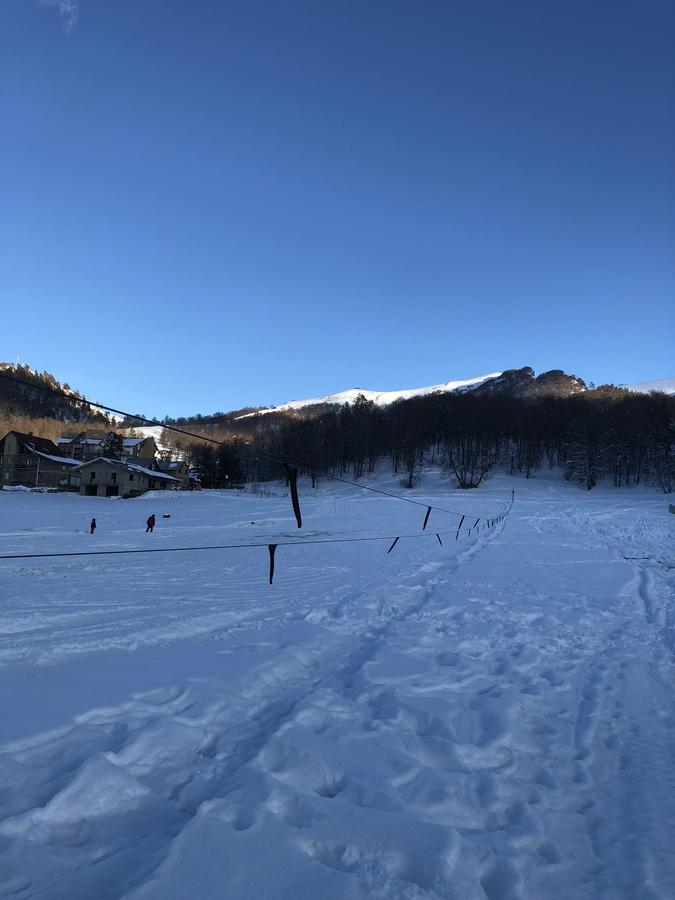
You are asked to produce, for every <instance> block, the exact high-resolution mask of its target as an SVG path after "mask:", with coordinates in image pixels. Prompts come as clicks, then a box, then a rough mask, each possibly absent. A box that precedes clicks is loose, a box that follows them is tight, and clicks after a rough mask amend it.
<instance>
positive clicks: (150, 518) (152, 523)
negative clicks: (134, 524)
mask: <svg viewBox="0 0 675 900" xmlns="http://www.w3.org/2000/svg"><path fill="white" fill-rule="evenodd" d="M147 525H148V527H147V528H146V529H145V533H146V534H147V533H148V532H149V531H154V528H155V514H154V513H153V514H152V515H151V516H148V522H147Z"/></svg>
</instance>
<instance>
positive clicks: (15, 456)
mask: <svg viewBox="0 0 675 900" xmlns="http://www.w3.org/2000/svg"><path fill="white" fill-rule="evenodd" d="M77 465H78V460H76V459H73V458H72V457H69V456H66V455H65V454H64V453H63V452H62V450H61V449H60V448H59V447H57V446H56V444H55V443H54V442H53V441H50V440H48V439H47V438H42V437H38V436H37V435H34V434H25V433H24V432H22V431H10V432H8V433H7V434H6V435H5V436H4V437H3V438H2V440H0V484H1V485H2V487H15V486H17V485H25V486H26V487H48V488H57V489H59V490H77V488H78V487H79V484H80V480H79V476H78V475H76V474H75V471H74V470H75V467H76V466H77Z"/></svg>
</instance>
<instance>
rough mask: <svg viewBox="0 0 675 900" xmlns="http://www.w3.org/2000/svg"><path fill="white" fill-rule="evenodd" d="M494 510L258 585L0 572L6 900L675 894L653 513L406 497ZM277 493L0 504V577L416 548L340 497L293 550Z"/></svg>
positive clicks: (585, 498) (583, 502) (321, 495)
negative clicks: (472, 525) (500, 518)
mask: <svg viewBox="0 0 675 900" xmlns="http://www.w3.org/2000/svg"><path fill="white" fill-rule="evenodd" d="M378 486H385V487H388V488H390V489H396V490H401V489H400V488H398V487H397V485H396V482H395V481H393V480H391V481H387V480H384V479H382V480H380V481H379V482H378ZM512 487H515V488H516V503H515V505H514V507H513V511H512V514H511V516H510V517H509V519H508V520H507V521H506V522H504V523H503V524H501V525H500V526H498V527H496V528H494V529H492V530H486V531H484V532H480V533H479V534H478V535H476V534H474V535H472V537H470V538H466V537H464V538H462V539H460V540H459V541H455V540H454V538H453V537H452V536H446V537H444V538H443V542H444V543H443V546H442V547H441V546H440V545H439V544H438V541H437V540H436V537H435V534H434V532H435V531H443V532H445V531H448V530H451V529H453V528H454V526H455V524H456V519H454V518H452V517H445V516H444V515H442V514H440V513H436V512H434V513H432V516H431V520H430V525H429V527H430V529H432V532H431V534H430V536H429V537H428V538H427V537H425V538H422V539H415V540H412V539H411V540H403V539H402V540H401V541H400V542H399V543H398V545H397V546H396V548H395V549H394V551H393V552H392V553H391V554H389V555H387V552H386V551H387V548H388V545H389V542H388V540H387V539H384V540H383V541H382V542H381V543H351V544H324V545H321V544H312V545H308V546H306V547H283V546H280V547H279V549H278V550H277V554H276V574H275V580H274V584H273V585H271V586H270V585H269V584H268V583H267V574H268V573H267V561H268V554H267V549H266V547H262V548H253V549H238V550H232V551H215V550H211V551H201V552H186V553H166V554H164V553H157V554H149V555H144V554H139V555H130V556H102V557H70V558H56V559H54V558H45V559H28V560H25V559H24V560H0V611H1V616H0V697H1V700H0V703H1V707H0V709H1V715H0V820H1V821H0V896H3V897H4V896H7V897H12V898H19V900H23V898H27V897H41V898H42V897H45V898H62V900H66V898H67V900H74V898H83V900H84V898H86V900H91V898H97V900H99V898H119V897H125V898H128V900H177V898H181V900H184V898H190V900H202V898H203V900H207V898H209V900H211V898H228V900H237V898H242V900H243V898H247V900H248V898H256V900H257V898H311V900H314V898H318V897H320V898H322V900H329V898H335V900H343V898H358V897H375V898H387V900H389V898H422V897H425V898H427V897H442V898H451V900H474V898H476V900H479V898H486V897H487V898H489V900H507V898H527V900H529V898H536V900H547V898H556V900H560V898H569V900H583V898H596V897H601V898H672V897H673V896H675V802H674V800H673V798H674V796H675V692H674V686H675V680H674V677H675V667H674V665H673V660H674V657H673V653H674V651H675V619H674V613H673V595H674V588H675V569H674V568H673V566H674V565H675V553H674V552H673V546H674V544H673V538H674V536H675V516H673V515H669V514H668V498H666V497H664V496H663V495H659V494H656V493H648V492H646V491H645V492H642V491H638V490H633V491H616V490H613V489H603V488H599V489H596V490H594V491H593V492H591V493H586V492H584V491H581V490H580V489H578V488H576V487H573V486H570V485H568V484H566V483H564V482H562V481H557V480H556V481H553V480H548V479H546V478H543V477H542V478H540V479H537V480H533V481H529V482H527V481H524V480H517V481H516V480H510V479H508V478H506V477H502V476H498V477H495V478H494V479H493V480H491V481H490V482H489V484H487V485H486V486H485V488H484V489H483V488H481V489H480V490H479V491H474V492H468V493H467V492H459V491H454V490H452V489H451V487H450V484H449V482H447V481H444V480H440V479H439V478H438V477H437V476H436V475H434V474H428V475H427V476H426V477H425V478H424V480H423V481H422V483H421V484H420V486H419V487H418V488H416V489H415V491H414V492H413V493H412V494H411V495H409V496H414V497H416V498H417V499H420V500H422V501H423V502H424V501H428V502H433V503H436V504H438V505H444V506H449V507H453V508H455V507H458V508H461V509H466V510H467V511H470V512H472V513H473V514H475V515H476V516H478V515H491V514H494V513H496V512H498V511H499V510H500V508H501V505H502V502H503V500H504V499H506V498H507V497H508V496H509V494H510V491H511V488H512ZM276 490H277V491H278V493H279V495H280V496H278V497H274V496H270V497H265V498H261V497H257V496H238V495H236V494H235V493H233V492H217V491H213V492H207V491H205V492H202V493H200V494H183V493H167V494H164V493H162V494H154V495H146V496H145V497H141V498H138V499H136V500H130V501H121V500H116V499H109V500H106V499H99V498H83V497H79V496H73V495H53V494H27V493H21V492H17V493H3V494H0V553H5V554H7V553H30V552H45V553H47V552H57V551H69V550H77V549H82V548H85V549H96V550H105V549H120V548H133V549H137V548H143V547H146V546H152V547H171V546H174V547H175V546H198V545H206V544H219V543H224V544H231V543H246V542H256V541H262V542H265V541H268V540H271V539H272V537H275V538H276V539H278V540H279V541H282V540H284V539H291V538H292V539H297V540H300V541H302V540H312V539H313V540H316V539H318V538H323V537H325V538H327V537H330V536H341V535H342V536H350V537H357V536H359V535H364V534H368V533H375V534H382V535H384V536H391V535H396V534H411V533H413V532H417V531H420V530H421V524H422V518H423V514H424V510H423V509H422V508H419V507H414V506H412V505H410V504H405V503H400V502H398V501H396V500H390V499H387V498H385V497H376V496H374V495H366V494H365V493H363V492H361V491H359V490H357V489H354V488H350V487H347V486H335V485H330V484H327V485H322V486H320V488H319V489H318V491H316V492H312V491H311V490H310V489H309V488H308V487H307V486H306V485H305V486H303V490H302V500H303V514H304V519H305V524H304V527H303V529H302V531H298V529H297V528H296V527H295V522H294V520H293V517H292V513H291V509H290V502H289V500H288V498H287V497H284V496H281V495H282V494H283V490H282V489H281V488H279V487H277V489H276ZM151 512H154V513H156V515H157V521H158V525H157V529H156V531H155V533H154V534H145V530H144V529H145V519H146V517H147V515H148V514H149V513H151ZM164 514H169V515H170V518H167V519H165V518H162V516H163V515H164ZM92 516H95V517H96V519H97V521H98V526H99V527H98V531H97V533H96V534H95V535H93V536H92V535H89V534H88V533H87V531H88V524H89V520H90V518H91V517H92ZM284 535H287V536H288V537H287V538H284ZM627 557H628V558H627Z"/></svg>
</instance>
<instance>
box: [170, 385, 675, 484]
mask: <svg viewBox="0 0 675 900" xmlns="http://www.w3.org/2000/svg"><path fill="white" fill-rule="evenodd" d="M169 421H171V420H169ZM674 423H675V397H672V396H668V395H665V394H657V393H653V394H648V395H646V394H633V393H630V392H628V391H624V390H619V389H616V388H612V387H606V388H598V389H595V390H590V391H584V392H583V393H575V394H573V395H571V396H567V397H560V396H547V395H543V396H535V397H531V396H530V397H518V396H513V395H509V394H506V393H498V392H495V393H485V394H480V393H477V392H475V391H472V392H467V393H438V394H430V395H428V396H422V397H415V398H412V399H409V400H403V401H399V402H397V403H393V404H392V405H390V406H387V407H384V408H382V407H378V406H376V405H375V404H374V403H372V401H369V400H367V399H366V398H365V397H363V396H359V397H357V398H356V400H355V401H354V402H353V403H351V404H348V405H345V406H341V407H338V406H324V407H308V408H305V409H304V410H298V411H294V412H283V413H281V412H277V413H268V414H265V415H253V416H247V417H244V418H241V413H239V414H238V416H235V415H229V416H223V415H222V414H217V415H214V416H212V417H199V418H198V419H184V420H181V422H180V424H183V425H189V426H190V428H197V429H198V432H199V433H200V434H204V436H205V437H210V438H212V439H215V440H219V441H223V442H224V445H223V446H222V447H214V446H212V445H208V444H201V445H200V444H199V443H198V442H197V443H196V442H195V441H194V439H189V438H181V437H180V436H177V435H175V434H172V433H171V432H168V431H165V432H164V437H163V439H164V440H166V441H167V442H168V443H169V444H173V445H174V446H176V447H180V448H181V449H182V450H183V451H184V452H186V453H187V454H188V457H189V461H190V464H191V465H192V466H193V468H194V469H195V470H196V471H197V472H198V473H199V475H200V477H201V479H202V483H203V484H204V486H205V487H226V486H237V485H242V484H245V483H250V482H261V481H268V480H272V479H277V478H279V477H283V470H282V467H281V463H282V462H283V461H284V460H288V461H291V462H293V463H295V464H296V465H298V466H299V467H300V469H301V471H302V472H304V473H305V474H307V475H310V476H311V477H312V480H313V482H314V483H316V478H317V477H319V476H321V475H324V476H331V475H337V476H340V477H347V478H360V477H362V476H364V475H367V474H369V473H372V472H373V471H374V469H375V467H376V465H377V464H378V463H383V462H386V461H388V462H389V464H390V465H391V468H392V470H393V472H394V473H395V474H398V475H399V476H400V479H401V484H402V485H404V486H406V487H412V486H413V485H414V484H415V481H416V479H417V478H418V475H419V473H420V470H421V467H422V465H423V464H424V463H437V464H440V465H442V466H444V467H445V468H446V470H447V471H448V473H449V474H450V475H452V476H453V477H454V479H455V480H456V483H457V485H458V486H459V487H462V488H476V487H478V486H479V485H480V484H481V483H482V481H483V480H484V479H485V477H486V476H487V475H488V473H489V472H490V471H492V470H494V469H495V468H496V467H502V468H504V469H505V470H506V471H508V472H510V473H512V474H520V475H522V476H524V477H525V478H530V477H532V476H533V475H534V474H535V472H536V471H537V470H541V469H560V470H561V471H562V473H563V475H564V477H565V478H567V479H568V480H570V481H573V482H578V483H579V484H581V485H583V486H584V487H585V488H587V489H588V490H591V489H592V488H593V487H594V486H595V485H596V484H597V483H598V481H599V480H600V479H611V481H612V483H613V484H614V485H616V486H617V487H620V486H626V485H637V484H643V483H648V484H651V485H653V486H655V487H656V488H658V489H660V490H662V491H664V492H666V493H670V492H671V491H672V490H673V484H674V482H675V448H674V438H675V428H674Z"/></svg>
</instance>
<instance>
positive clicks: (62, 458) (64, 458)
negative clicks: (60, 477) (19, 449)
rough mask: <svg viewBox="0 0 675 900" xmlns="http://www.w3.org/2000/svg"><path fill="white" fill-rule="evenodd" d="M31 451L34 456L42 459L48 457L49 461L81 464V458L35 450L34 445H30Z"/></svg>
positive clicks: (72, 464)
mask: <svg viewBox="0 0 675 900" xmlns="http://www.w3.org/2000/svg"><path fill="white" fill-rule="evenodd" d="M28 449H29V450H30V452H31V453H32V454H33V455H34V456H39V457H40V459H47V460H49V462H55V463H61V465H64V466H79V465H80V462H81V460H79V459H71V458H70V456H53V455H52V454H51V453H40V451H39V450H35V448H34V447H28Z"/></svg>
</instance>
